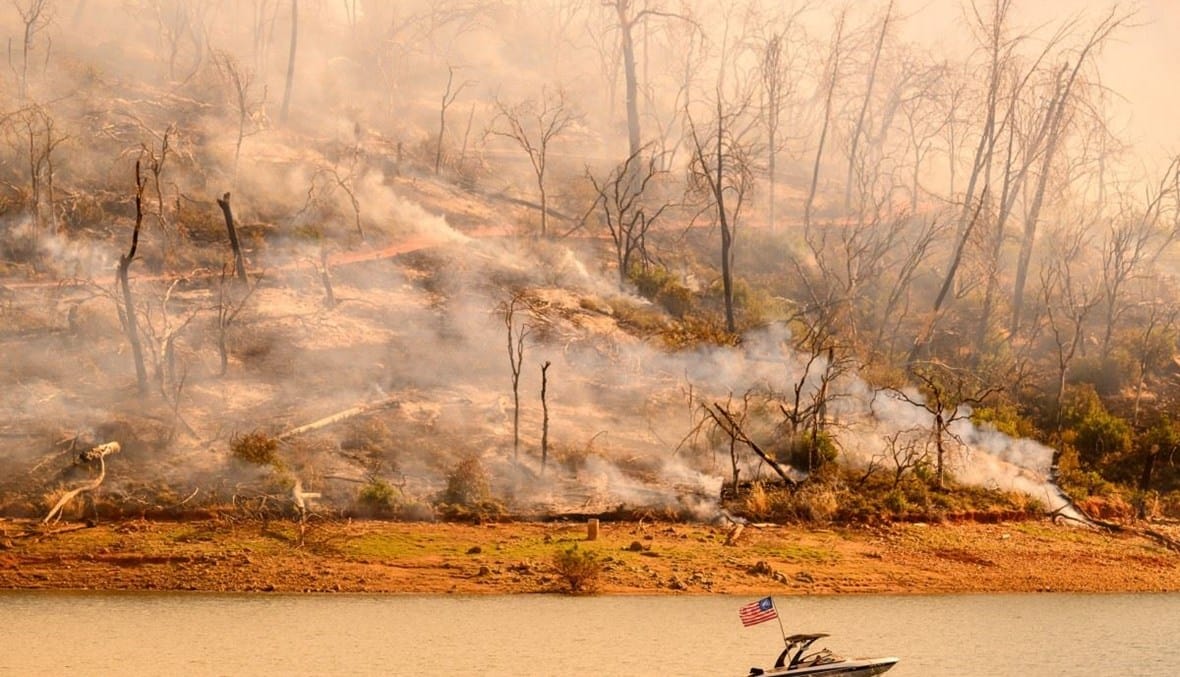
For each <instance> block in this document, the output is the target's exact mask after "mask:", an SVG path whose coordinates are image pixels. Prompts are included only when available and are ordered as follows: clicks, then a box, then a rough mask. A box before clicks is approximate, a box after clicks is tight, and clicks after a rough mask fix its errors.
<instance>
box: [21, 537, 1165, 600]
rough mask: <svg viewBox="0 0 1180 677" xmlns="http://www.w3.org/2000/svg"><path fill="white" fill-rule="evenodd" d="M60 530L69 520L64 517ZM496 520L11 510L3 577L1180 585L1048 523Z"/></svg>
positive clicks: (433, 587)
mask: <svg viewBox="0 0 1180 677" xmlns="http://www.w3.org/2000/svg"><path fill="white" fill-rule="evenodd" d="M55 529H56V530H55ZM587 533H588V530H587V525H586V524H585V523H581V522H578V523H574V522H547V523H541V522H513V523H494V524H484V525H470V524H457V523H436V522H430V523H406V522H378V521H313V522H311V523H309V524H308V525H306V527H305V528H304V529H303V530H302V535H301V532H300V527H299V525H298V524H296V523H293V522H289V521H270V522H240V521H229V520H224V519H222V520H207V521H187V522H154V521H145V520H125V521H120V522H111V523H102V524H98V525H95V526H93V527H86V526H83V525H72V526H69V527H62V526H58V527H55V528H38V525H37V524H36V523H35V522H26V521H13V520H0V590H97V591H123V590H127V591H199V592H235V593H240V592H277V593H385V594H469V595H480V594H532V593H562V592H568V590H569V588H568V586H567V585H566V583H565V582H564V581H563V580H562V579H561V578H560V576H559V575H558V573H557V571H556V570H555V568H554V565H553V558H554V556H555V555H557V554H558V553H559V552H562V551H564V550H568V549H570V548H575V547H576V548H577V549H578V550H579V551H582V552H592V553H594V556H595V558H596V559H597V561H598V562H600V563H601V565H602V571H601V573H600V574H599V576H598V577H597V583H598V585H597V588H596V590H595V592H596V594H605V595H633V594H634V595H643V594H656V595H663V594H681V595H683V594H725V595H756V596H763V595H778V596H790V595H842V594H965V593H1006V592H1011V593H1027V592H1078V593H1083V592H1085V593H1135V592H1180V554H1178V553H1175V552H1172V551H1169V550H1167V549H1166V548H1164V547H1162V546H1160V545H1158V544H1157V543H1154V542H1153V541H1151V540H1150V539H1147V538H1144V537H1142V536H1137V535H1133V534H1107V533H1099V532H1094V531H1089V530H1085V529H1080V528H1076V527H1066V526H1059V525H1055V524H1053V523H1051V522H1048V521H1021V522H1005V523H998V524H978V523H958V524H949V523H948V524H938V525H927V524H922V523H917V524H893V525H889V526H884V527H875V528H853V527H826V528H820V527H800V526H779V525H761V526H750V527H747V528H745V529H744V530H742V531H741V532H740V534H739V535H738V536H737V538H736V540H734V542H733V543H732V544H727V539H731V538H732V535H731V530H730V529H727V528H723V527H720V526H713V525H705V524H685V523H671V522H645V521H640V522H607V523H603V524H601V525H600V527H599V530H598V536H597V538H596V539H595V540H588V539H587Z"/></svg>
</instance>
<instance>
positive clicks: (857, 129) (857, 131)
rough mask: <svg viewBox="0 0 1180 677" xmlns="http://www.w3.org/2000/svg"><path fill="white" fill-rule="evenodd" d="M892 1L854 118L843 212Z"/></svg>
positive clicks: (848, 197) (882, 20)
mask: <svg viewBox="0 0 1180 677" xmlns="http://www.w3.org/2000/svg"><path fill="white" fill-rule="evenodd" d="M893 1H894V0H889V2H888V4H886V5H885V14H884V16H882V17H881V30H880V31H879V32H878V33H877V43H876V47H875V48H874V49H873V57H872V60H871V62H870V63H869V72H868V76H867V77H868V82H866V83H865V95H864V98H862V99H861V104H860V112H859V113H858V114H857V116H856V124H855V125H853V127H852V138H851V140H850V141H849V143H850V145H851V147H850V148H849V150H848V175H847V178H846V179H845V181H844V211H848V209H849V207H850V206H851V204H852V172H853V170H854V169H855V167H856V162H857V148H858V147H859V146H860V139H861V137H862V136H863V135H864V126H865V116H866V115H867V114H868V112H869V102H871V101H872V100H873V87H874V86H875V85H876V83H877V67H878V66H879V65H880V63H881V52H882V51H883V50H884V47H885V37H886V36H887V35H888V34H889V24H890V22H891V21H892V20H893Z"/></svg>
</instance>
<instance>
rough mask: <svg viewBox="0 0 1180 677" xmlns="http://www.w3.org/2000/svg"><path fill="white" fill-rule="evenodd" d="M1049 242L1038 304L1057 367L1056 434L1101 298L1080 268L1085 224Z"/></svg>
mask: <svg viewBox="0 0 1180 677" xmlns="http://www.w3.org/2000/svg"><path fill="white" fill-rule="evenodd" d="M1052 240H1053V241H1054V242H1055V243H1056V244H1057V247H1056V248H1055V251H1054V253H1053V256H1052V257H1050V259H1049V260H1048V261H1047V262H1046V266H1045V268H1044V270H1043V271H1042V272H1041V300H1042V307H1043V309H1044V313H1045V320H1046V323H1047V325H1048V331H1049V334H1050V338H1051V339H1052V341H1053V351H1054V354H1055V355H1054V356H1055V358H1056V363H1057V364H1056V367H1057V383H1056V388H1055V393H1054V402H1055V404H1056V407H1055V409H1056V412H1057V413H1056V416H1057V432H1058V433H1060V432H1061V424H1062V418H1061V411H1062V401H1063V399H1064V397H1065V385H1066V382H1067V379H1068V377H1069V369H1070V366H1071V365H1072V364H1073V360H1074V358H1075V357H1076V356H1077V354H1078V349H1079V347H1080V346H1081V344H1082V340H1083V338H1084V337H1085V325H1086V320H1087V318H1088V317H1089V316H1090V313H1091V312H1092V311H1093V310H1094V308H1095V307H1096V306H1097V305H1098V303H1099V302H1100V301H1101V296H1100V295H1099V292H1098V289H1097V287H1098V285H1097V284H1096V282H1095V281H1093V280H1092V279H1091V275H1090V274H1088V271H1087V270H1085V269H1084V268H1083V267H1082V266H1083V262H1084V260H1085V257H1084V253H1085V251H1086V250H1087V249H1088V248H1090V247H1091V246H1092V243H1091V241H1090V240H1091V239H1090V235H1089V232H1088V228H1086V227H1085V224H1079V225H1075V226H1074V227H1072V228H1068V227H1067V228H1062V229H1060V230H1058V231H1057V232H1056V233H1055V237H1053V238H1052Z"/></svg>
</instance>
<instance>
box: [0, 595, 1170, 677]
mask: <svg viewBox="0 0 1180 677" xmlns="http://www.w3.org/2000/svg"><path fill="white" fill-rule="evenodd" d="M748 601H751V599H750V598H745V597H742V598H738V597H724V596H710V597H560V596H541V595H529V596H513V597H451V596H441V597H440V596H371V595H357V596H352V595H330V596H304V595H301V596H286V595H261V594H260V595H210V594H178V593H168V594H148V593H144V594H127V593H117V594H115V593H112V594H108V593H43V592H0V674H5V675H8V674H11V675H22V676H23V675H64V674H67V673H69V674H79V675H235V676H236V675H267V674H283V675H311V674H317V675H378V674H380V675H444V674H446V675H449V674H462V675H513V676H517V675H521V676H523V675H571V674H580V675H601V676H610V675H652V674H660V675H665V674H666V675H692V676H696V675H702V676H705V675H718V676H726V675H729V676H732V677H741V676H743V675H745V674H746V673H747V671H748V670H749V668H750V666H753V665H759V666H764V667H765V666H766V665H768V664H771V663H772V662H773V660H774V658H775V657H776V656H777V654H778V651H779V649H781V645H782V641H781V635H780V634H779V627H778V624H777V623H775V622H774V621H771V622H768V623H763V624H761V625H757V626H754V627H750V628H743V627H742V626H741V623H740V622H739V621H738V616H737V610H738V607H740V606H741V605H742V604H744V603H745V602H748ZM775 601H776V603H777V606H778V607H779V613H780V615H781V616H782V618H783V624H784V627H785V628H786V630H787V631H788V632H830V633H832V637H829V638H827V641H826V644H825V645H826V646H828V647H829V648H831V649H833V650H834V651H836V652H837V653H841V654H844V655H848V656H883V655H894V656H899V657H900V658H901V662H900V663H899V664H898V665H897V667H895V668H894V669H893V670H892V671H891V672H890V673H889V677H905V676H907V675H909V676H911V677H915V676H926V675H953V676H963V677H966V676H969V675H987V676H988V677H996V676H1011V677H1017V676H1019V677H1027V676H1033V675H1052V676H1055V677H1056V676H1061V675H1079V676H1084V675H1173V674H1178V673H1180V595H1060V594H1042V595H967V596H964V595H953V596H920V597H919V596H914V597H904V596H871V597H780V598H776V600H775Z"/></svg>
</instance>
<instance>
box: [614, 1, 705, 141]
mask: <svg viewBox="0 0 1180 677" xmlns="http://www.w3.org/2000/svg"><path fill="white" fill-rule="evenodd" d="M641 2H642V5H643V7H642V9H640V8H639V6H640V4H641ZM601 3H602V6H603V7H609V8H610V9H612V10H614V13H615V21H616V24H615V26H616V27H617V28H618V31H619V44H620V46H621V48H622V53H623V78H624V83H625V87H626V104H627V143H628V149H627V151H628V155H635V154H636V153H638V152H639V148H640V146H642V145H643V142H642V137H641V136H640V133H639V78H638V75H637V73H636V60H635V27H636V26H638V25H641V24H642V23H643V22H645V21H646V20H647V18H648V17H665V18H676V19H679V20H681V21H687V20H688V19H687V17H686V16H685V15H683V14H677V13H674V12H667V11H664V10H662V9H660V8H659V7H658V6H652V5H649V4H648V3H647V2H643V1H642V0H601Z"/></svg>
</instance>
